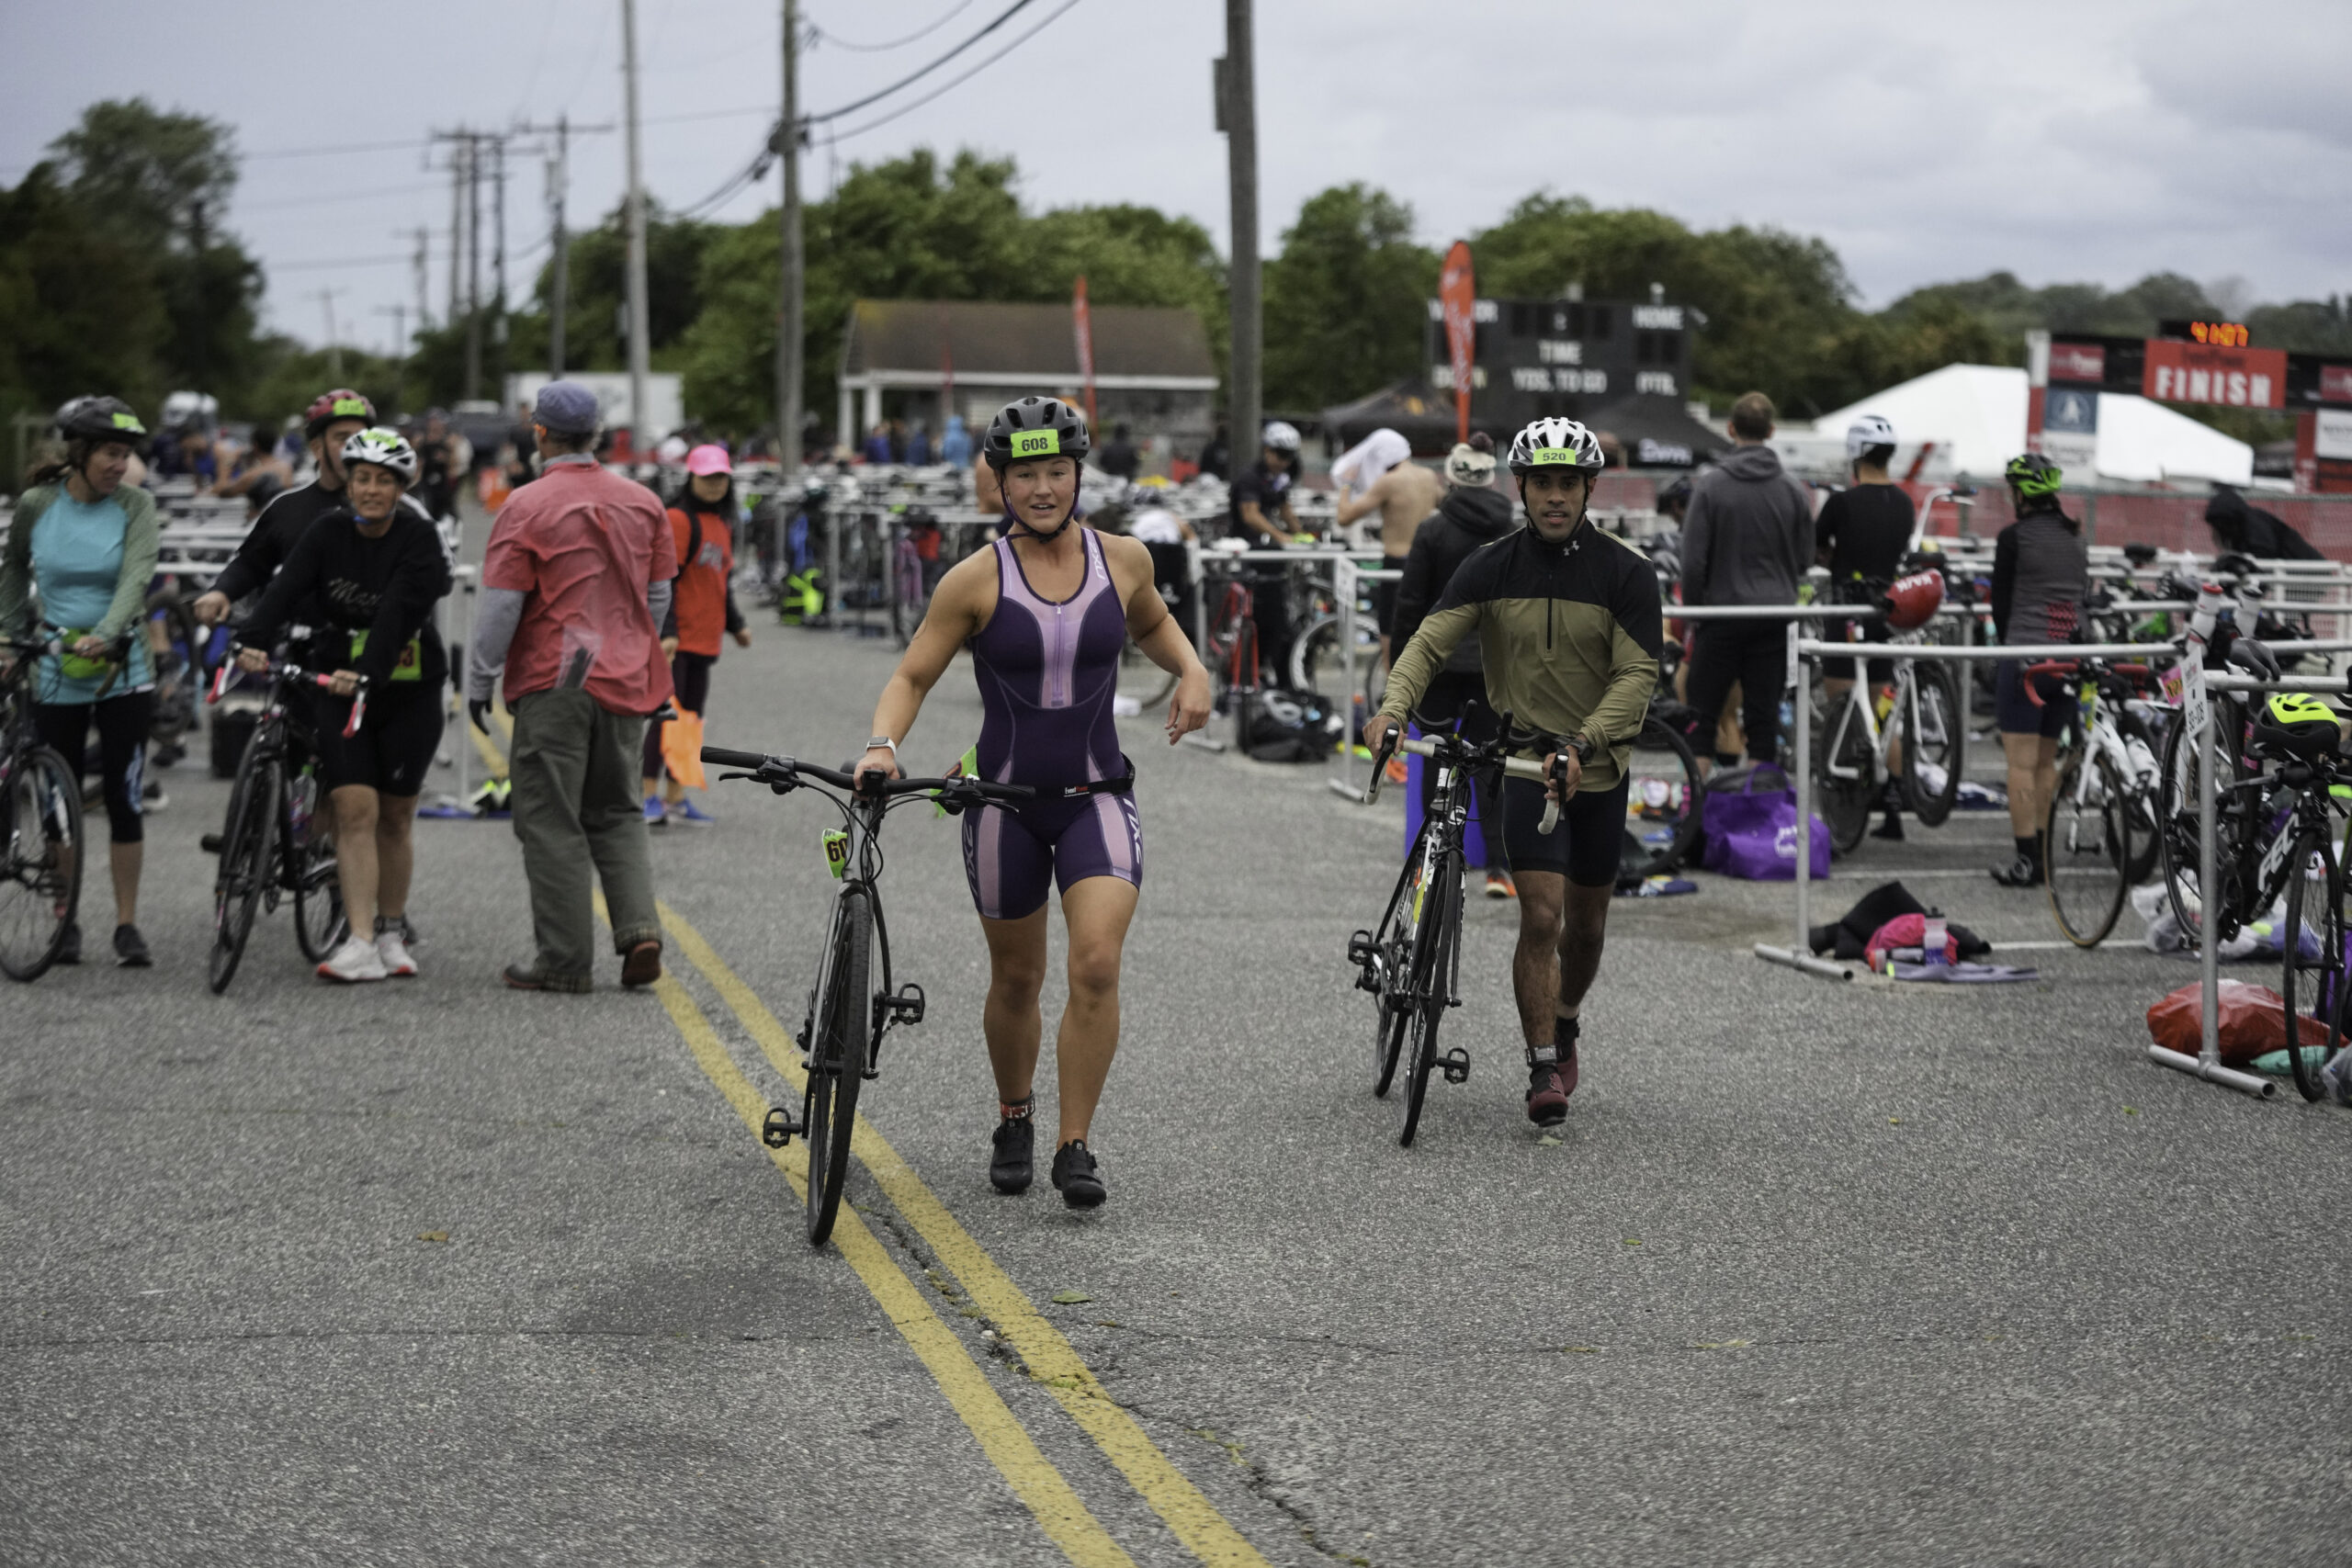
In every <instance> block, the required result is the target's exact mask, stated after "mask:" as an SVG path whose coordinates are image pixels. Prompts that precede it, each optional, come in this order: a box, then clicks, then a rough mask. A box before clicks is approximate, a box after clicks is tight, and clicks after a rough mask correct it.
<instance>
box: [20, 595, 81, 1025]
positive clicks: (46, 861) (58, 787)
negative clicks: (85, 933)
mask: <svg viewBox="0 0 2352 1568" xmlns="http://www.w3.org/2000/svg"><path fill="white" fill-rule="evenodd" d="M0 648H6V650H7V653H8V658H9V660H11V665H12V667H11V668H10V670H9V671H8V675H7V678H6V681H5V682H0V856H5V859H0V973H5V974H6V976H8V978H10V979H11V980H38V979H40V977H41V976H43V975H45V974H47V973H48V972H49V966H50V965H51V964H54V963H56V962H57V954H58V953H59V952H60V951H61V950H62V948H63V947H64V945H65V931H66V928H67V927H68V926H71V925H72V924H73V923H74V913H75V910H76V908H77V907H78V906H79V904H80V902H81V897H82V863H83V862H84V861H85V859H87V858H88V857H87V856H86V855H85V853H84V850H85V845H84V843H83V840H82V779H81V774H80V772H79V770H77V769H74V768H72V767H69V766H68V765H67V764H66V761H65V759H64V758H62V757H61V756H59V755H58V754H57V753H56V752H55V751H53V750H50V749H49V748H48V747H46V746H44V745H42V744H41V741H40V731H38V730H36V729H35V728H33V680H34V677H35V673H36V671H39V669H40V659H41V657H42V656H43V655H45V654H51V653H55V652H57V651H58V649H59V644H58V642H57V641H56V640H55V639H54V638H52V639H51V640H50V641H47V642H28V641H22V640H19V639H17V638H15V637H10V638H8V639H7V640H6V642H0Z"/></svg>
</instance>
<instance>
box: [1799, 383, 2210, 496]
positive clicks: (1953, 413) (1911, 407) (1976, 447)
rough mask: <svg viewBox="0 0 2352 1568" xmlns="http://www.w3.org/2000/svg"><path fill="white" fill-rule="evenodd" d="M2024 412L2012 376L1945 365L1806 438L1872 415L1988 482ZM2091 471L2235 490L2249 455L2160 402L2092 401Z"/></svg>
mask: <svg viewBox="0 0 2352 1568" xmlns="http://www.w3.org/2000/svg"><path fill="white" fill-rule="evenodd" d="M2025 412H2026V379H2025V372H2024V371H2023V370H2022V369H2017V368H2013V367H2008V366H2002V365H1947V366H1945V367H1943V368H1942V369H1940V370H1931V371H1929V372H1928V374H1926V375H1925V376H1920V377H1916V378H1913V379H1911V380H1908V381H1905V382H1904V383H1902V384H1901V385H1900V386H1895V387H1889V388H1888V389H1886V390H1884V391H1883V392H1879V393H1875V394H1873V395H1872V396H1871V397H1867V398H1864V399H1863V400H1861V401H1860V402H1858V403H1854V404H1851V405H1850V406H1849V407H1846V408H1842V409H1838V410H1837V411H1836V412H1832V413H1826V414H1824V415H1823V416H1822V417H1821V418H1819V419H1817V420H1815V422H1814V429H1815V431H1816V432H1818V433H1819V434H1821V435H1823V436H1825V437H1826V436H1828V435H1830V434H1833V433H1834V434H1838V435H1840V436H1842V435H1843V434H1844V433H1845V429H1846V426H1847V425H1848V424H1849V423H1852V422H1853V421H1854V419H1855V418H1856V417H1857V416H1858V415H1860V414H1865V413H1874V414H1880V415H1883V416H1884V417H1885V418H1887V419H1889V420H1892V421H1893V422H1894V428H1895V430H1896V431H1897V432H1898V433H1899V434H1901V435H1902V436H1903V438H1904V439H1905V441H1936V442H1939V443H1948V444H1949V450H1950V451H1951V461H1952V467H1953V468H1955V469H1957V470H1958V471H1960V472H1962V473H1964V474H1968V475H1971V476H1973V477H1974V478H1977V479H1991V478H1994V477H1996V476H1997V475H1998V474H1999V473H2000V471H2001V468H2002V467H2003V465H2005V464H2006V463H2007V462H2008V460H2009V459H2010V458H2011V457H2015V456H2017V455H2018V453H2019V452H2022V451H2024V450H2025ZM2061 460H2062V461H2064V458H2062V459H2061ZM2092 467H2093V468H2095V469H2096V470H2097V471H2098V475H2099V477H2101V478H2103V479H2132V480H2141V481H2154V480H2160V479H2223V480H2226V481H2228V482H2230V483H2232V484H2245V482H2246V481H2247V480H2248V479H2251V478H2252V477H2253V475H2254V448H2253V447H2251V446H2247V445H2246V444H2245V442H2243V441H2238V440H2233V438H2231V437H2230V436H2227V435H2224V434H2222V433H2221V432H2220V431H2218V430H2215V429H2213V428H2212V427H2211V425H2205V424H2199V423H2198V422H2197V421H2195V420H2193V419H2190V418H2189V417H2188V416H2187V415H2186V414H2181V413H2176V412H2173V411H2172V410H2171V409H2168V408H2166V407H2165V406H2164V405H2163V404H2161V403H2152V402H2150V401H2149V400H2147V399H2145V398H2142V397H2135V396H2132V395H2131V394H2129V393H2120V392H2101V393H2100V394H2099V395H2098V437H2097V446H2096V449H2095V456H2094V457H2093V458H2092Z"/></svg>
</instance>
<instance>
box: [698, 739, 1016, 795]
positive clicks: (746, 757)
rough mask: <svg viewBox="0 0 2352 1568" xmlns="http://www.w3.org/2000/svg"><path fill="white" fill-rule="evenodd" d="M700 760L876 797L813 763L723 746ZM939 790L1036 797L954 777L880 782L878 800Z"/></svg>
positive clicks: (770, 780) (760, 776)
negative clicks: (732, 749) (729, 748)
mask: <svg viewBox="0 0 2352 1568" xmlns="http://www.w3.org/2000/svg"><path fill="white" fill-rule="evenodd" d="M702 760H703V761H706V762H710V763H713V764H715V765H717V766H718V767H722V768H741V769H743V770H744V771H745V772H746V773H749V774H750V775H751V776H752V778H754V779H757V780H758V781H759V782H761V783H762V784H797V783H798V782H799V781H800V780H801V778H803V777H804V776H805V777H808V778H812V779H815V780H816V781H817V782H818V783H820V784H831V785H832V786H833V787H834V788H835V789H844V790H847V791H849V792H850V793H851V794H852V795H862V796H864V797H865V798H866V799H869V800H871V799H874V798H875V797H876V796H875V792H874V791H872V790H870V789H860V788H859V787H858V783H857V775H855V774H853V773H841V772H839V771H837V770H835V769H832V768H820V767H818V766H817V765H816V764H815V763H813V762H803V761H797V760H796V759H794V758H791V757H769V756H763V755H762V754H761V753H759V752H757V751H731V750H728V749H727V748H725V747H723V746H706V747H704V748H703V749H702ZM942 790H946V791H952V792H955V793H957V794H970V795H977V796H978V797H979V798H980V799H982V800H997V801H1005V802H1014V801H1023V800H1034V799H1035V798H1036V795H1037V792H1036V791H1035V789H1033V788H1031V787H1030V786H1029V785H1027V784H993V783H990V782H989V780H987V779H976V778H969V777H964V776H958V777H956V778H948V779H884V780H883V781H882V789H881V798H883V799H886V800H887V799H888V798H889V797H890V796H892V795H924V794H931V793H934V792H937V791H942Z"/></svg>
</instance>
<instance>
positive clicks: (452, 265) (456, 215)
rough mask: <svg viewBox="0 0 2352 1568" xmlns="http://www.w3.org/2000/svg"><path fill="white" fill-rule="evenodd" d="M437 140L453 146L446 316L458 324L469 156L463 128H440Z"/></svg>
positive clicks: (450, 322)
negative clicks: (459, 276) (459, 279)
mask: <svg viewBox="0 0 2352 1568" xmlns="http://www.w3.org/2000/svg"><path fill="white" fill-rule="evenodd" d="M433 135H434V139H435V141H447V142H448V143H449V144H450V147H449V310H448V312H447V315H445V316H444V317H443V318H442V321H441V324H442V325H443V326H447V327H454V326H456V325H457V324H458V300H459V299H462V298H463V297H464V290H463V288H461V287H460V286H459V283H458V274H459V272H460V270H461V269H462V268H463V267H464V265H465V254H466V155H465V153H464V152H463V151H462V149H463V147H464V143H463V142H462V141H459V140H458V139H459V138H460V137H462V136H464V135H465V132H464V131H462V130H460V131H447V130H436V131H435V132H434V133H433Z"/></svg>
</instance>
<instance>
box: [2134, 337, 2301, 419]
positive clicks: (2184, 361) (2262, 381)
mask: <svg viewBox="0 0 2352 1568" xmlns="http://www.w3.org/2000/svg"><path fill="white" fill-rule="evenodd" d="M2140 390H2141V393H2142V394H2143V396H2146V397H2150V398H2154V400H2156V401H2158V402H2160V403H2220V404H2222V405H2224V406H2225V407H2229V408H2238V409H2278V408H2285V407H2286V406H2287V352H2286V350H2284V349H2278V348H2216V347H2214V346H2212V345H2211V344H2201V343H2179V342H2176V341H2174V340H2171V339H2168V338H2150V339H2149V340H2148V360H2147V368H2146V369H2145V370H2144V371H2143V372H2142V375H2141V381H2140Z"/></svg>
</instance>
